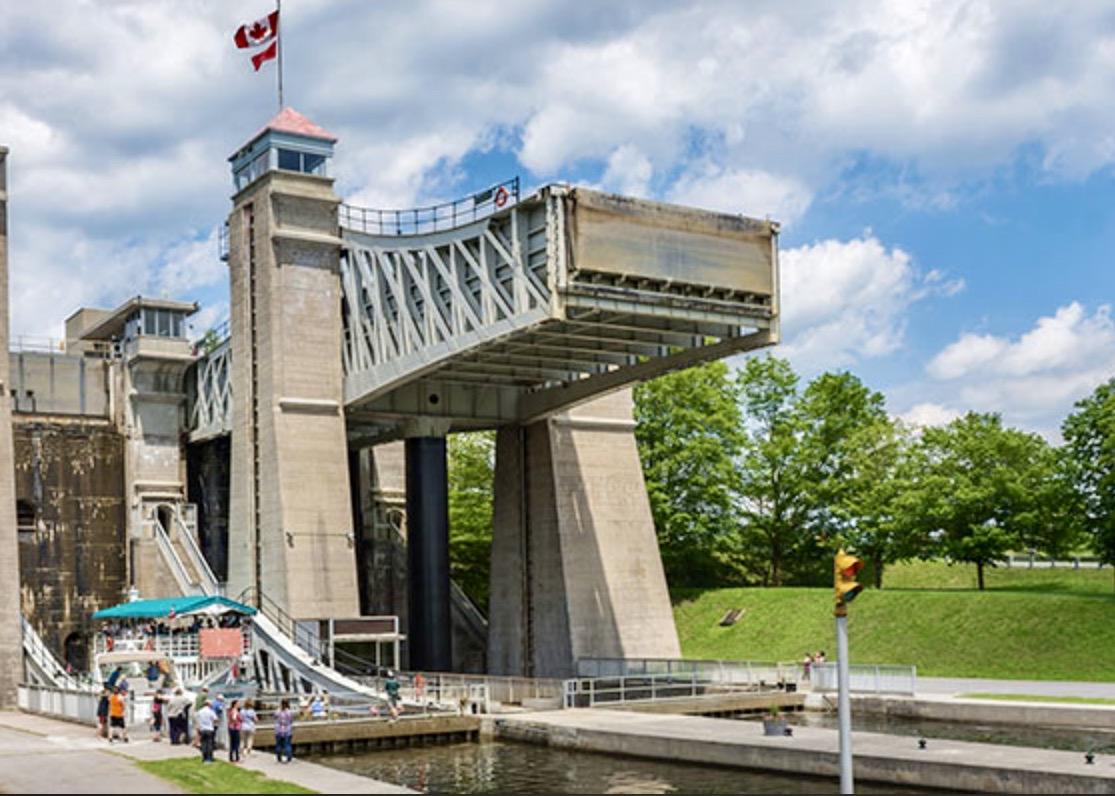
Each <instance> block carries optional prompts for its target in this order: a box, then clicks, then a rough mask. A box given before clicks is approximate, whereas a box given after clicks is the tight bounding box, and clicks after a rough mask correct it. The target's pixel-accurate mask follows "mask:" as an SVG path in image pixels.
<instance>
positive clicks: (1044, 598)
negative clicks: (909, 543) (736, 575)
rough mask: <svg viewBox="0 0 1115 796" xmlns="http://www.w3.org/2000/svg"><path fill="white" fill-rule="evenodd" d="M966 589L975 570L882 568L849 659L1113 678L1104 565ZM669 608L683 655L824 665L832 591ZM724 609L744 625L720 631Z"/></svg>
mask: <svg viewBox="0 0 1115 796" xmlns="http://www.w3.org/2000/svg"><path fill="white" fill-rule="evenodd" d="M968 570H970V571H968ZM969 576H970V580H969ZM969 583H970V584H971V585H972V586H974V583H975V571H974V568H970V567H964V566H960V565H956V566H949V565H946V564H943V563H918V564H908V565H903V566H897V567H893V568H891V569H889V570H888V571H887V575H886V579H885V580H884V586H885V588H884V589H882V590H876V589H867V590H865V591H864V592H863V593H862V594H861V595H860V596H859V597H858V598H856V601H855V602H854V603H853V604H852V606H851V609H850V612H849V624H848V626H849V635H850V640H851V658H852V661H853V662H863V663H906V664H915V665H916V666H917V667H918V672H919V674H922V675H925V676H941V677H994V678H1015V679H1035V680H1112V679H1115V594H1113V593H1112V572H1111V570H1110V569H1107V570H1099V571H1096V570H1068V569H1064V570H1046V569H1035V570H1028V569H1018V568H1014V569H1010V570H1007V569H1001V570H999V569H997V570H992V572H991V573H990V574H989V576H988V586H989V588H988V590H987V591H984V592H978V591H975V590H974V588H966V586H967V585H968V584H969ZM927 586H939V587H940V588H932V589H931V588H926V587H927ZM674 602H675V605H674V615H675V617H676V619H677V627H678V634H679V636H680V637H681V645H682V653H683V655H684V656H685V657H687V658H724V659H751V660H780V661H797V660H800V659H801V657H802V655H803V654H804V653H805V652H806V651H810V652H815V651H816V650H818V649H824V650H825V651H826V652H827V653H828V655H829V657H830V658H832V657H833V653H834V650H835V646H836V644H835V639H834V635H833V621H832V591H831V589H803V588H784V589H715V590H704V591H701V590H684V591H682V590H679V591H677V592H676V593H675V594H674ZM732 608H742V609H744V614H743V616H742V618H741V619H740V620H739V621H738V622H737V623H736V624H735V625H733V626H732V627H720V625H719V622H720V618H721V617H722V616H723V615H724V614H725V613H726V612H727V611H729V610H730V609H732Z"/></svg>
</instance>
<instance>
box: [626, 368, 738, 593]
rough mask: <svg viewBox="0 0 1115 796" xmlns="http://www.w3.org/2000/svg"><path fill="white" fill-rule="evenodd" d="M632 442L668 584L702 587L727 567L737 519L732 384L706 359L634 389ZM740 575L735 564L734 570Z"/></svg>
mask: <svg viewBox="0 0 1115 796" xmlns="http://www.w3.org/2000/svg"><path fill="white" fill-rule="evenodd" d="M635 420H636V427H635V439H636V442H637V443H638V446H639V458H640V460H641V462H642V465H643V477H644V479H645V480H646V484H647V494H648V496H649V497H650V505H651V512H652V514H653V516H654V526H655V530H656V531H657V534H658V542H659V549H660V551H661V554H662V562H663V566H664V567H665V570H666V576H667V578H668V580H669V582H670V583H671V584H673V585H675V586H679V585H688V586H707V585H711V584H715V583H717V582H720V581H723V580H724V579H726V577H727V576H728V575H729V574H730V572H731V570H732V563H731V553H732V546H733V543H734V538H735V534H736V533H737V532H738V526H739V520H738V517H737V516H736V513H735V499H736V494H737V491H738V487H739V474H738V472H737V468H736V458H737V456H738V455H739V451H740V445H741V443H742V430H741V418H740V410H739V404H738V389H737V386H736V384H735V383H734V382H733V380H732V379H731V378H730V376H729V371H728V366H727V365H726V364H724V363H723V362H712V363H709V364H706V365H701V366H698V367H694V368H689V369H688V370H683V371H680V372H677V373H670V374H667V375H665V376H661V377H659V378H657V379H654V380H653V381H649V382H646V383H644V384H640V385H639V386H637V387H636V388H635ZM737 574H738V569H737Z"/></svg>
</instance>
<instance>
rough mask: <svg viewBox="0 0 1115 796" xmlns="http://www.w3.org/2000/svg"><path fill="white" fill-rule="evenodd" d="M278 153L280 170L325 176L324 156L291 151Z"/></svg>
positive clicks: (284, 150) (286, 150)
mask: <svg viewBox="0 0 1115 796" xmlns="http://www.w3.org/2000/svg"><path fill="white" fill-rule="evenodd" d="M278 152H279V168H280V169H283V170H285V171H300V172H302V173H303V174H319V175H324V174H325V155H315V154H313V153H311V152H295V151H294V150H293V149H280V150H278Z"/></svg>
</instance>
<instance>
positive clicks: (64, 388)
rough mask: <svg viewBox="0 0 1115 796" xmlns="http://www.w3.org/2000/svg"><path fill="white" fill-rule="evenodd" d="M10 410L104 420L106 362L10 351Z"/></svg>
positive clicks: (106, 407) (106, 408)
mask: <svg viewBox="0 0 1115 796" xmlns="http://www.w3.org/2000/svg"><path fill="white" fill-rule="evenodd" d="M9 362H10V366H11V389H12V390H13V391H14V393H15V395H14V396H13V398H12V400H13V402H14V403H13V406H12V410H13V411H15V412H28V413H31V414H52V415H84V416H87V417H88V416H95V417H108V416H109V414H110V405H109V383H110V378H109V361H108V360H107V359H104V358H102V357H96V356H88V357H87V356H84V355H82V354H61V353H59V354H46V353H28V352H19V351H13V352H11V354H10V355H9Z"/></svg>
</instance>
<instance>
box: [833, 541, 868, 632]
mask: <svg viewBox="0 0 1115 796" xmlns="http://www.w3.org/2000/svg"><path fill="white" fill-rule="evenodd" d="M861 569H863V562H862V561H860V560H859V559H858V558H856V557H855V556H850V555H848V554H847V553H845V552H844V551H843V550H839V551H838V552H837V553H836V557H835V558H833V588H834V590H835V599H836V608H835V614H836V615H837V616H844V615H845V614H846V612H847V610H848V609H847V606H848V603H850V602H851V601H852V600H854V599H855V598H856V595H857V594H859V593H860V592H861V591H863V586H862V585H861V584H859V583H857V582H856V580H855V577H856V575H857V574H858V573H859V571H860V570H861Z"/></svg>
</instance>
